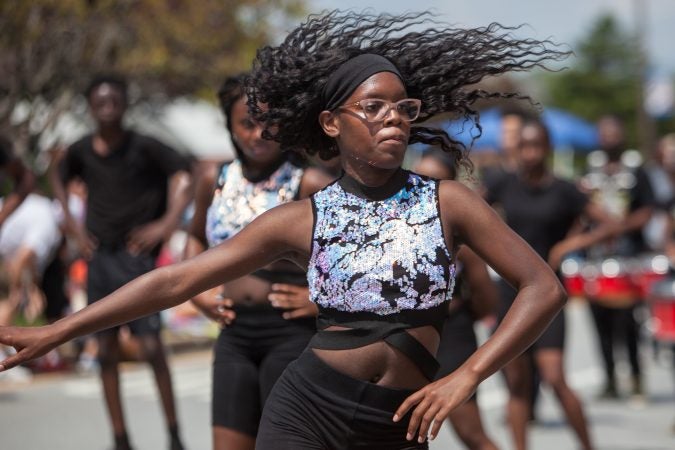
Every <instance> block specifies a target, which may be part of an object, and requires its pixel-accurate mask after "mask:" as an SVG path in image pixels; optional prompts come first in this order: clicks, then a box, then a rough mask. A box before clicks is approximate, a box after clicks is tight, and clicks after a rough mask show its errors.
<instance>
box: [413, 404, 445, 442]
mask: <svg viewBox="0 0 675 450" xmlns="http://www.w3.org/2000/svg"><path fill="white" fill-rule="evenodd" d="M418 408H419V407H418ZM440 409H441V407H440V406H439V405H438V404H437V403H436V402H434V403H431V404H430V405H429V407H428V408H427V410H426V411H425V412H424V414H423V415H422V421H421V422H420V426H419V432H418V433H417V436H418V437H417V442H419V443H420V444H421V443H422V442H424V441H425V440H426V438H427V435H428V433H429V427H430V426H431V423H432V422H433V421H434V419H435V418H436V415H437V413H438V411H439V410H440Z"/></svg>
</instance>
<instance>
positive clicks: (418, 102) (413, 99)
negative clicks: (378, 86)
mask: <svg viewBox="0 0 675 450" xmlns="http://www.w3.org/2000/svg"><path fill="white" fill-rule="evenodd" d="M366 100H379V101H381V102H384V103H385V104H386V105H387V106H388V109H387V112H385V113H384V116H383V117H382V118H381V119H378V120H369V119H368V115H367V114H366V111H365V110H364V109H363V105H361V102H363V101H366ZM410 100H412V101H414V102H416V103H417V106H418V109H417V116H415V118H414V119H410V120H406V119H403V116H401V114H400V113H399V112H398V109H397V114H398V115H399V116H401V120H403V121H404V122H414V121H415V120H417V119H418V118H419V116H420V113H421V112H422V100H420V99H418V98H402V99H401V100H399V101H397V102H389V101H387V100H384V99H382V98H364V99H362V100H359V101H358V102H354V103H347V104H345V105H339V106H336V107H335V109H334V110H333V111H335V110H337V109H340V108H347V107H349V106H358V107H359V108H360V109H361V111H362V112H363V116H364V117H363V118H364V119H365V120H366V122H368V123H377V122H382V121H384V120H385V119H386V118H387V117H388V116H389V113H390V112H391V111H392V110H393V109H394V107H396V108H398V105H399V103H401V102H405V101H410Z"/></svg>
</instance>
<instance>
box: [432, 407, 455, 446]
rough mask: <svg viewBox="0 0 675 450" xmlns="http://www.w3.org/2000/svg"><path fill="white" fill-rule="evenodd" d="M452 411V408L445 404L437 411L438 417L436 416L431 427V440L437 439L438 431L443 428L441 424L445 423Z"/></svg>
mask: <svg viewBox="0 0 675 450" xmlns="http://www.w3.org/2000/svg"><path fill="white" fill-rule="evenodd" d="M450 411H452V408H450V407H449V406H444V407H443V408H441V409H440V410H439V411H438V413H436V417H435V418H434V426H433V427H431V433H430V434H429V439H430V440H432V441H433V440H434V439H436V436H438V432H439V431H440V430H441V426H442V425H443V422H445V419H447V417H448V415H449V414H450Z"/></svg>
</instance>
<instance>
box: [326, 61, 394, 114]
mask: <svg viewBox="0 0 675 450" xmlns="http://www.w3.org/2000/svg"><path fill="white" fill-rule="evenodd" d="M380 72H391V73H393V74H395V75H396V76H398V77H399V78H400V79H401V81H403V77H402V76H401V73H400V72H399V71H398V69H397V68H396V66H395V65H394V64H393V63H392V62H391V61H389V60H388V59H387V58H385V57H384V56H380V55H375V54H373V53H364V54H362V55H359V56H355V57H354V58H352V59H349V60H347V61H345V62H344V63H343V64H342V65H341V66H340V67H338V68H337V70H336V71H335V72H333V74H332V75H331V76H330V77H329V78H328V81H327V82H326V85H325V86H324V87H323V91H322V92H321V101H322V103H323V110H327V111H332V110H334V109H335V108H337V107H338V106H340V105H341V104H342V103H344V101H345V100H347V99H348V98H349V96H350V95H352V92H354V91H355V90H356V88H357V87H359V85H360V84H361V83H363V82H364V81H366V80H367V79H368V78H370V77H371V76H373V75H375V74H376V73H380Z"/></svg>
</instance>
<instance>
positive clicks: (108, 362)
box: [97, 331, 130, 449]
mask: <svg viewBox="0 0 675 450" xmlns="http://www.w3.org/2000/svg"><path fill="white" fill-rule="evenodd" d="M97 339H98V348H99V350H98V360H99V365H100V367H101V371H100V374H101V383H102V385H103V395H104V398H105V404H106V408H107V409H108V416H109V417H110V423H111V425H112V429H113V433H114V434H115V440H116V441H117V447H116V448H119V449H124V448H130V446H129V444H128V442H126V441H127V439H126V436H127V429H126V425H125V423H124V411H123V410H122V399H121V396H120V373H119V367H118V364H119V360H120V348H119V345H118V342H117V333H115V332H112V331H111V332H106V333H103V334H99V335H98V336H97Z"/></svg>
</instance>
